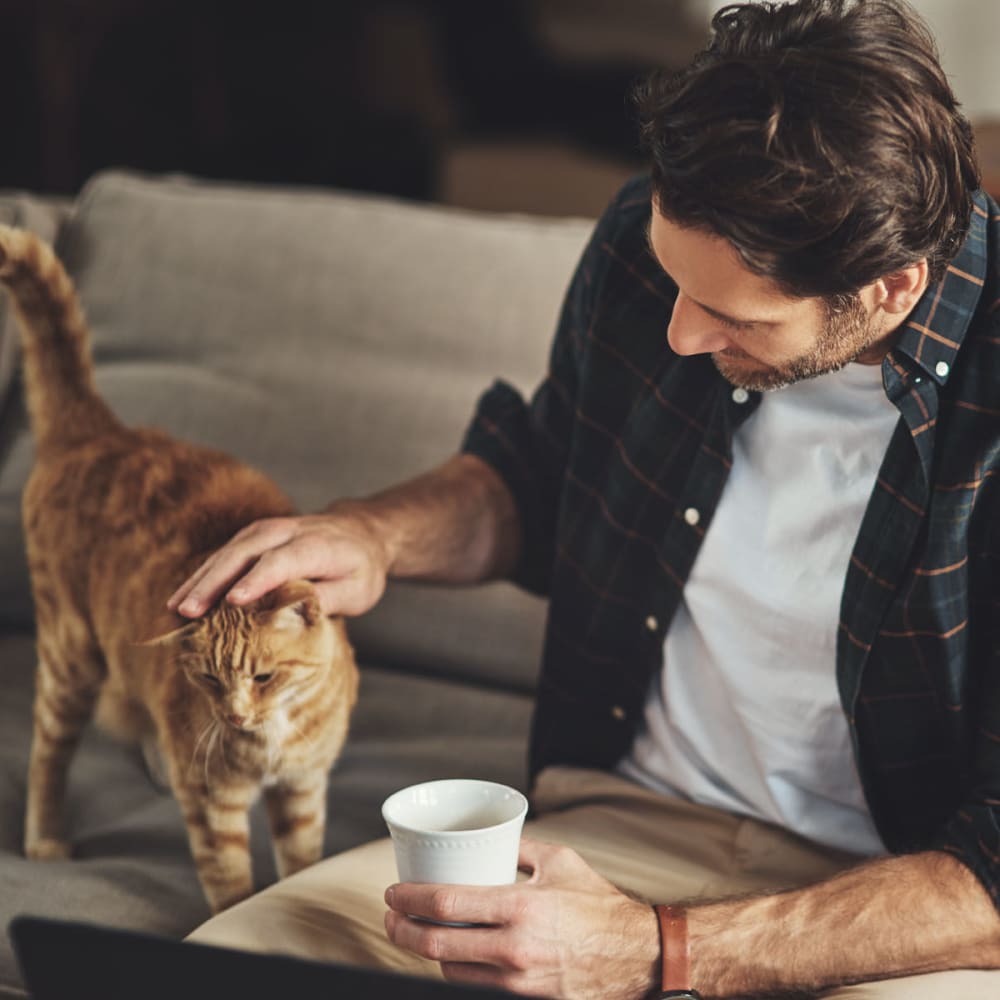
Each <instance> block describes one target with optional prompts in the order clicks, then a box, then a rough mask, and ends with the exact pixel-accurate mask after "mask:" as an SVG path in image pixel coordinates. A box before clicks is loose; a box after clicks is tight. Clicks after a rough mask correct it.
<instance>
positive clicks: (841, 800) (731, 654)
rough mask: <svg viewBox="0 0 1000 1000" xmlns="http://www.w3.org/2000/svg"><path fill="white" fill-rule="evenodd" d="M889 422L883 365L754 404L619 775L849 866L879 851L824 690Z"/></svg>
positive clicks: (836, 707) (835, 708) (839, 712)
mask: <svg viewBox="0 0 1000 1000" xmlns="http://www.w3.org/2000/svg"><path fill="white" fill-rule="evenodd" d="M898 419H899V414H898V412H897V410H896V409H895V407H893V405H892V404H891V403H890V402H889V400H888V399H887V398H886V395H885V392H884V391H883V389H882V378H881V366H879V365H861V364H850V365H848V366H847V367H846V368H844V369H843V370H841V371H839V372H834V373H832V374H829V375H824V376H822V377H820V378H816V379H810V380H806V381H803V382H799V383H797V384H794V385H790V386H787V387H785V388H783V389H778V390H775V391H772V392H767V393H764V395H763V398H762V400H761V403H760V406H759V407H758V409H757V411H756V412H755V413H753V414H752V415H751V416H750V417H749V418H748V419H747V420H746V421H745V422H744V423H743V425H742V426H741V427H740V428H739V429H738V431H737V432H736V434H735V436H734V441H733V466H732V471H731V473H730V476H729V480H728V482H727V483H726V487H725V490H724V491H723V494H722V498H721V500H720V502H719V506H718V508H717V510H716V512H715V516H714V518H713V519H712V523H711V525H710V526H709V529H708V531H707V533H706V536H705V539H704V541H703V543H702V547H701V550H700V551H699V553H698V557H697V559H696V560H695V564H694V567H693V568H692V572H691V575H690V578H689V579H688V582H687V585H686V586H685V588H684V595H683V600H682V601H681V605H680V607H679V609H678V611H677V614H676V617H675V618H674V620H673V622H672V623H671V626H670V628H669V630H668V633H667V636H666V641H665V647H664V665H663V670H662V672H661V674H660V675H659V676H658V677H657V678H656V679H655V681H654V683H653V686H652V688H651V690H650V693H649V696H648V698H647V702H646V710H645V723H644V725H643V727H642V728H641V730H640V732H639V734H638V736H637V738H636V740H635V743H634V745H633V748H632V751H631V753H630V755H629V756H628V757H627V758H625V760H624V761H623V762H622V763H621V764H620V765H619V769H620V771H621V772H622V773H624V774H625V775H627V776H629V777H631V778H633V779H634V780H637V781H639V782H641V783H642V784H644V785H646V786H648V787H651V788H656V789H658V790H660V791H663V792H666V793H668V794H674V795H680V796H682V797H684V798H688V799H691V800H693V801H696V802H701V803H704V804H706V805H710V806H715V807H718V808H721V809H725V810H728V811H730V812H734V813H738V814H742V815H747V816H752V817H756V818H758V819H763V820H766V821H768V822H772V823H776V824H779V825H780V826H782V827H785V828H787V829H789V830H793V831H795V832H796V833H799V834H801V835H802V836H804V837H807V838H809V839H810V840H813V841H817V842H819V843H822V844H826V845H829V846H831V847H837V848H841V849H844V850H848V851H854V852H857V853H859V854H869V855H874V854H882V853H884V852H885V848H884V846H883V844H882V842H881V840H880V838H879V836H878V834H877V833H876V831H875V827H874V824H873V822H872V819H871V815H870V813H869V811H868V808H867V805H866V804H865V800H864V796H863V794H862V790H861V784H860V780H859V778H858V775H857V770H856V768H855V764H854V755H853V752H852V749H851V745H850V736H849V733H848V728H847V720H846V718H845V716H844V712H843V709H842V708H841V705H840V699H839V696H838V693H837V681H836V643H837V627H838V623H839V620H840V602H841V595H842V592H843V587H844V579H845V576H846V574H847V567H848V562H849V560H850V556H851V552H852V550H853V548H854V542H855V539H856V537H857V534H858V529H859V527H860V525H861V519H862V516H863V515H864V511H865V508H866V506H867V504H868V499H869V496H870V494H871V492H872V488H873V486H874V484H875V477H876V475H877V474H878V470H879V467H880V465H881V463H882V458H883V456H884V455H885V451H886V449H887V447H888V444H889V438H890V437H891V436H892V431H893V428H894V427H895V425H896V422H897V421H898Z"/></svg>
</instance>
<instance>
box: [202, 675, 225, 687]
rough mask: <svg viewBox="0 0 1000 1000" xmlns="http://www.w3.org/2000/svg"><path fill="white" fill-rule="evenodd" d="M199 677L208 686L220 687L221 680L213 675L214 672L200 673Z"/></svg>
mask: <svg viewBox="0 0 1000 1000" xmlns="http://www.w3.org/2000/svg"><path fill="white" fill-rule="evenodd" d="M201 679H202V680H203V681H204V682H205V683H206V684H208V686H209V687H214V688H221V687H222V681H220V680H219V678H218V677H216V676H215V674H202V675H201Z"/></svg>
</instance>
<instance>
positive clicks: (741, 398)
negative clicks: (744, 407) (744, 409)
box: [733, 386, 750, 404]
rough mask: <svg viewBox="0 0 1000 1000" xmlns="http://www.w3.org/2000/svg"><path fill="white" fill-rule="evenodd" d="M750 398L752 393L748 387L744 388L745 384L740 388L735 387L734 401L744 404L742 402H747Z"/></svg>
mask: <svg viewBox="0 0 1000 1000" xmlns="http://www.w3.org/2000/svg"><path fill="white" fill-rule="evenodd" d="M749 398H750V393H749V392H747V391H746V389H744V388H743V386H739V387H738V388H736V389H733V402H734V403H741V404H742V403H745V402H746V401H747V400H748V399H749Z"/></svg>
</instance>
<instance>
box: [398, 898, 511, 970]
mask: <svg viewBox="0 0 1000 1000" xmlns="http://www.w3.org/2000/svg"><path fill="white" fill-rule="evenodd" d="M516 897H517V887H516V886H513V885H510V886H506V885H504V886H473V885H432V884H425V883H417V882H400V883H399V884H398V885H394V886H390V887H389V888H388V889H387V890H386V893H385V901H386V905H387V906H389V907H390V909H391V910H394V911H396V912H397V913H399V914H411V915H413V916H416V917H423V918H425V919H426V920H435V921H444V922H448V923H464V924H493V925H499V924H505V923H507V922H508V921H509V920H510V919H511V917H512V916H514V914H515V912H516V911H517V907H518V904H517V902H516ZM467 929H468V928H462V930H467ZM455 959H456V960H461V959H460V958H459V957H458V956H455ZM473 961H476V959H473Z"/></svg>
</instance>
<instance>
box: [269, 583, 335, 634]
mask: <svg viewBox="0 0 1000 1000" xmlns="http://www.w3.org/2000/svg"><path fill="white" fill-rule="evenodd" d="M256 612H257V615H258V617H259V618H260V619H261V620H262V621H265V622H267V624H268V625H270V626H271V627H272V628H276V629H282V630H287V631H289V632H292V631H302V630H303V629H307V628H312V627H313V626H314V625H316V624H317V623H318V622H319V621H320V620H321V618H322V617H323V612H322V610H321V609H320V606H319V595H318V594H317V593H316V588H315V587H314V586H313V585H312V584H311V583H310V582H309V581H308V580H293V581H292V582H291V583H286V584H283V585H282V586H280V587H278V589H277V590H273V591H271V593H270V594H266V595H265V596H264V597H262V598H261V599H260V601H259V602H258V604H257V608H256Z"/></svg>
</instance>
